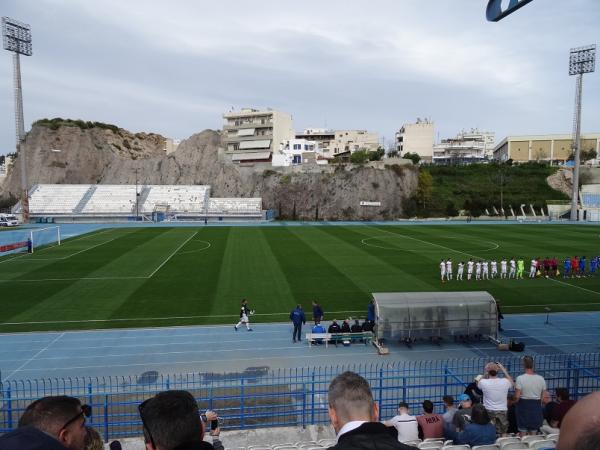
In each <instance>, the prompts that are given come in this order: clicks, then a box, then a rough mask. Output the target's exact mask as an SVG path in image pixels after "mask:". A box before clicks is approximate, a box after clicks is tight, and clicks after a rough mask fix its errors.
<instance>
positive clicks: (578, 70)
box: [569, 44, 596, 220]
mask: <svg viewBox="0 0 600 450" xmlns="http://www.w3.org/2000/svg"><path fill="white" fill-rule="evenodd" d="M595 65H596V45H595V44H594V45H586V46H585V47H577V48H572V49H571V54H570V57H569V75H570V76H573V75H575V76H577V79H576V82H575V113H574V116H573V144H572V148H573V155H574V158H573V162H574V167H573V193H572V196H571V217H570V218H571V220H577V219H578V214H577V201H578V199H579V166H580V153H581V149H580V147H581V145H580V144H581V95H582V91H583V74H584V73H592V72H594V70H595Z"/></svg>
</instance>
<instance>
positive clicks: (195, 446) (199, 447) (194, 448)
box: [173, 440, 223, 450]
mask: <svg viewBox="0 0 600 450" xmlns="http://www.w3.org/2000/svg"><path fill="white" fill-rule="evenodd" d="M173 450H223V444H222V443H221V441H220V440H214V441H213V443H212V444H210V443H209V442H206V441H194V442H186V443H185V444H181V445H178V446H177V447H175V448H174V449H173Z"/></svg>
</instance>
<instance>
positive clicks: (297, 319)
mask: <svg viewBox="0 0 600 450" xmlns="http://www.w3.org/2000/svg"><path fill="white" fill-rule="evenodd" d="M290 320H291V321H292V323H293V324H294V333H293V335H292V342H296V339H298V342H301V341H302V325H303V324H304V325H306V318H305V317H304V311H302V305H301V304H300V303H298V304H297V305H296V309H294V310H293V311H292V312H291V313H290Z"/></svg>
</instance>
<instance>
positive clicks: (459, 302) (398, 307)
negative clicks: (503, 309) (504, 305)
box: [372, 291, 498, 342]
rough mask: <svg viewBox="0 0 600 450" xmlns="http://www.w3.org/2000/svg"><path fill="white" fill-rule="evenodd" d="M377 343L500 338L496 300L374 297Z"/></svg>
mask: <svg viewBox="0 0 600 450" xmlns="http://www.w3.org/2000/svg"><path fill="white" fill-rule="evenodd" d="M372 295H373V300H374V301H375V321H376V331H375V335H376V337H377V339H378V340H392V341H404V342H414V341H417V340H420V339H427V340H440V339H451V340H458V339H480V338H487V337H491V338H493V339H497V337H498V309H497V306H496V300H495V299H494V297H492V296H491V295H490V294H489V293H488V292H485V291H470V292H383V293H373V294H372Z"/></svg>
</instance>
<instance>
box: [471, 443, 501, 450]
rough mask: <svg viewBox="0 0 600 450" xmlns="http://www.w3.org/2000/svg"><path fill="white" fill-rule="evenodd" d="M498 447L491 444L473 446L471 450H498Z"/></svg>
mask: <svg viewBox="0 0 600 450" xmlns="http://www.w3.org/2000/svg"><path fill="white" fill-rule="evenodd" d="M499 448H500V447H498V446H497V445H496V444H491V445H474V446H473V447H471V450H499Z"/></svg>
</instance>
